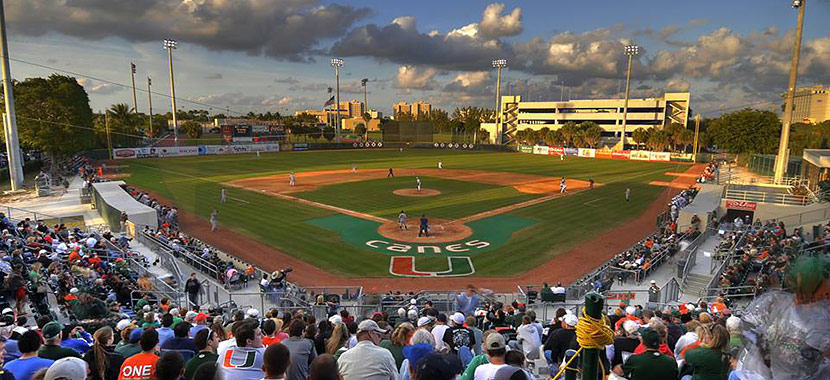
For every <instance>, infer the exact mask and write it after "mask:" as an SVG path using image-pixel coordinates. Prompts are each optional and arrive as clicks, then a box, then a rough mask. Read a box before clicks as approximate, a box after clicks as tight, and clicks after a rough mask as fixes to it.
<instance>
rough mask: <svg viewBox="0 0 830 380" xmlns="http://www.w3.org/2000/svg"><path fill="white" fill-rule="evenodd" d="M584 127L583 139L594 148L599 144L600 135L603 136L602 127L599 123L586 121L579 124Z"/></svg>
mask: <svg viewBox="0 0 830 380" xmlns="http://www.w3.org/2000/svg"><path fill="white" fill-rule="evenodd" d="M579 126H580V128H582V130H583V132H582V139H583V140H584V141H585V143H586V144H587V145H588V146H589V147H591V148H594V147H596V146H597V144H599V140H600V137H602V127H600V126H599V125H597V123H594V122H590V121H586V122H584V123H582V124H580V125H579Z"/></svg>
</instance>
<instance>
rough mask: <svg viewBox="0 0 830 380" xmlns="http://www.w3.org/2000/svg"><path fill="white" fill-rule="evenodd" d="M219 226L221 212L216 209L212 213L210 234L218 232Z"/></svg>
mask: <svg viewBox="0 0 830 380" xmlns="http://www.w3.org/2000/svg"><path fill="white" fill-rule="evenodd" d="M218 224H219V211H216V209H214V210H213V211H211V212H210V232H213V231H216V226H217V225H218Z"/></svg>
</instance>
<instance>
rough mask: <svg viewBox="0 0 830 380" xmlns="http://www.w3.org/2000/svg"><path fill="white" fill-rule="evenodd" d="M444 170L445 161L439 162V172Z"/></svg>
mask: <svg viewBox="0 0 830 380" xmlns="http://www.w3.org/2000/svg"><path fill="white" fill-rule="evenodd" d="M443 168H444V161H441V160H438V170H441V169H443Z"/></svg>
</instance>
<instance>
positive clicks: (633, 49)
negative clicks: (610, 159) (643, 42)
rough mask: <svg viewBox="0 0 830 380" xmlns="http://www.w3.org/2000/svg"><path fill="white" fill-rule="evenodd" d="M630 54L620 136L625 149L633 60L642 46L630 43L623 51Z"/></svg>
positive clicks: (622, 146)
mask: <svg viewBox="0 0 830 380" xmlns="http://www.w3.org/2000/svg"><path fill="white" fill-rule="evenodd" d="M623 53H624V54H625V55H627V56H628V70H626V73H625V100H624V101H623V118H622V136H621V137H620V143H621V144H620V145H621V148H622V149H625V127H626V123H627V122H628V94H629V90H630V89H631V61H632V60H633V58H634V56H636V55H638V54H640V47H639V46H637V45H628V46H626V47H625V50H624V51H623Z"/></svg>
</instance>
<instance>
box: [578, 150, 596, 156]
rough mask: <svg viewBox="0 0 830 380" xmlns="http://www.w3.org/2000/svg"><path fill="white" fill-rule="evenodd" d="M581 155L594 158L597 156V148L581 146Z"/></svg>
mask: <svg viewBox="0 0 830 380" xmlns="http://www.w3.org/2000/svg"><path fill="white" fill-rule="evenodd" d="M578 152H579V157H588V158H594V157H595V156H596V152H597V150H596V149H593V148H579V150H578Z"/></svg>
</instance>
